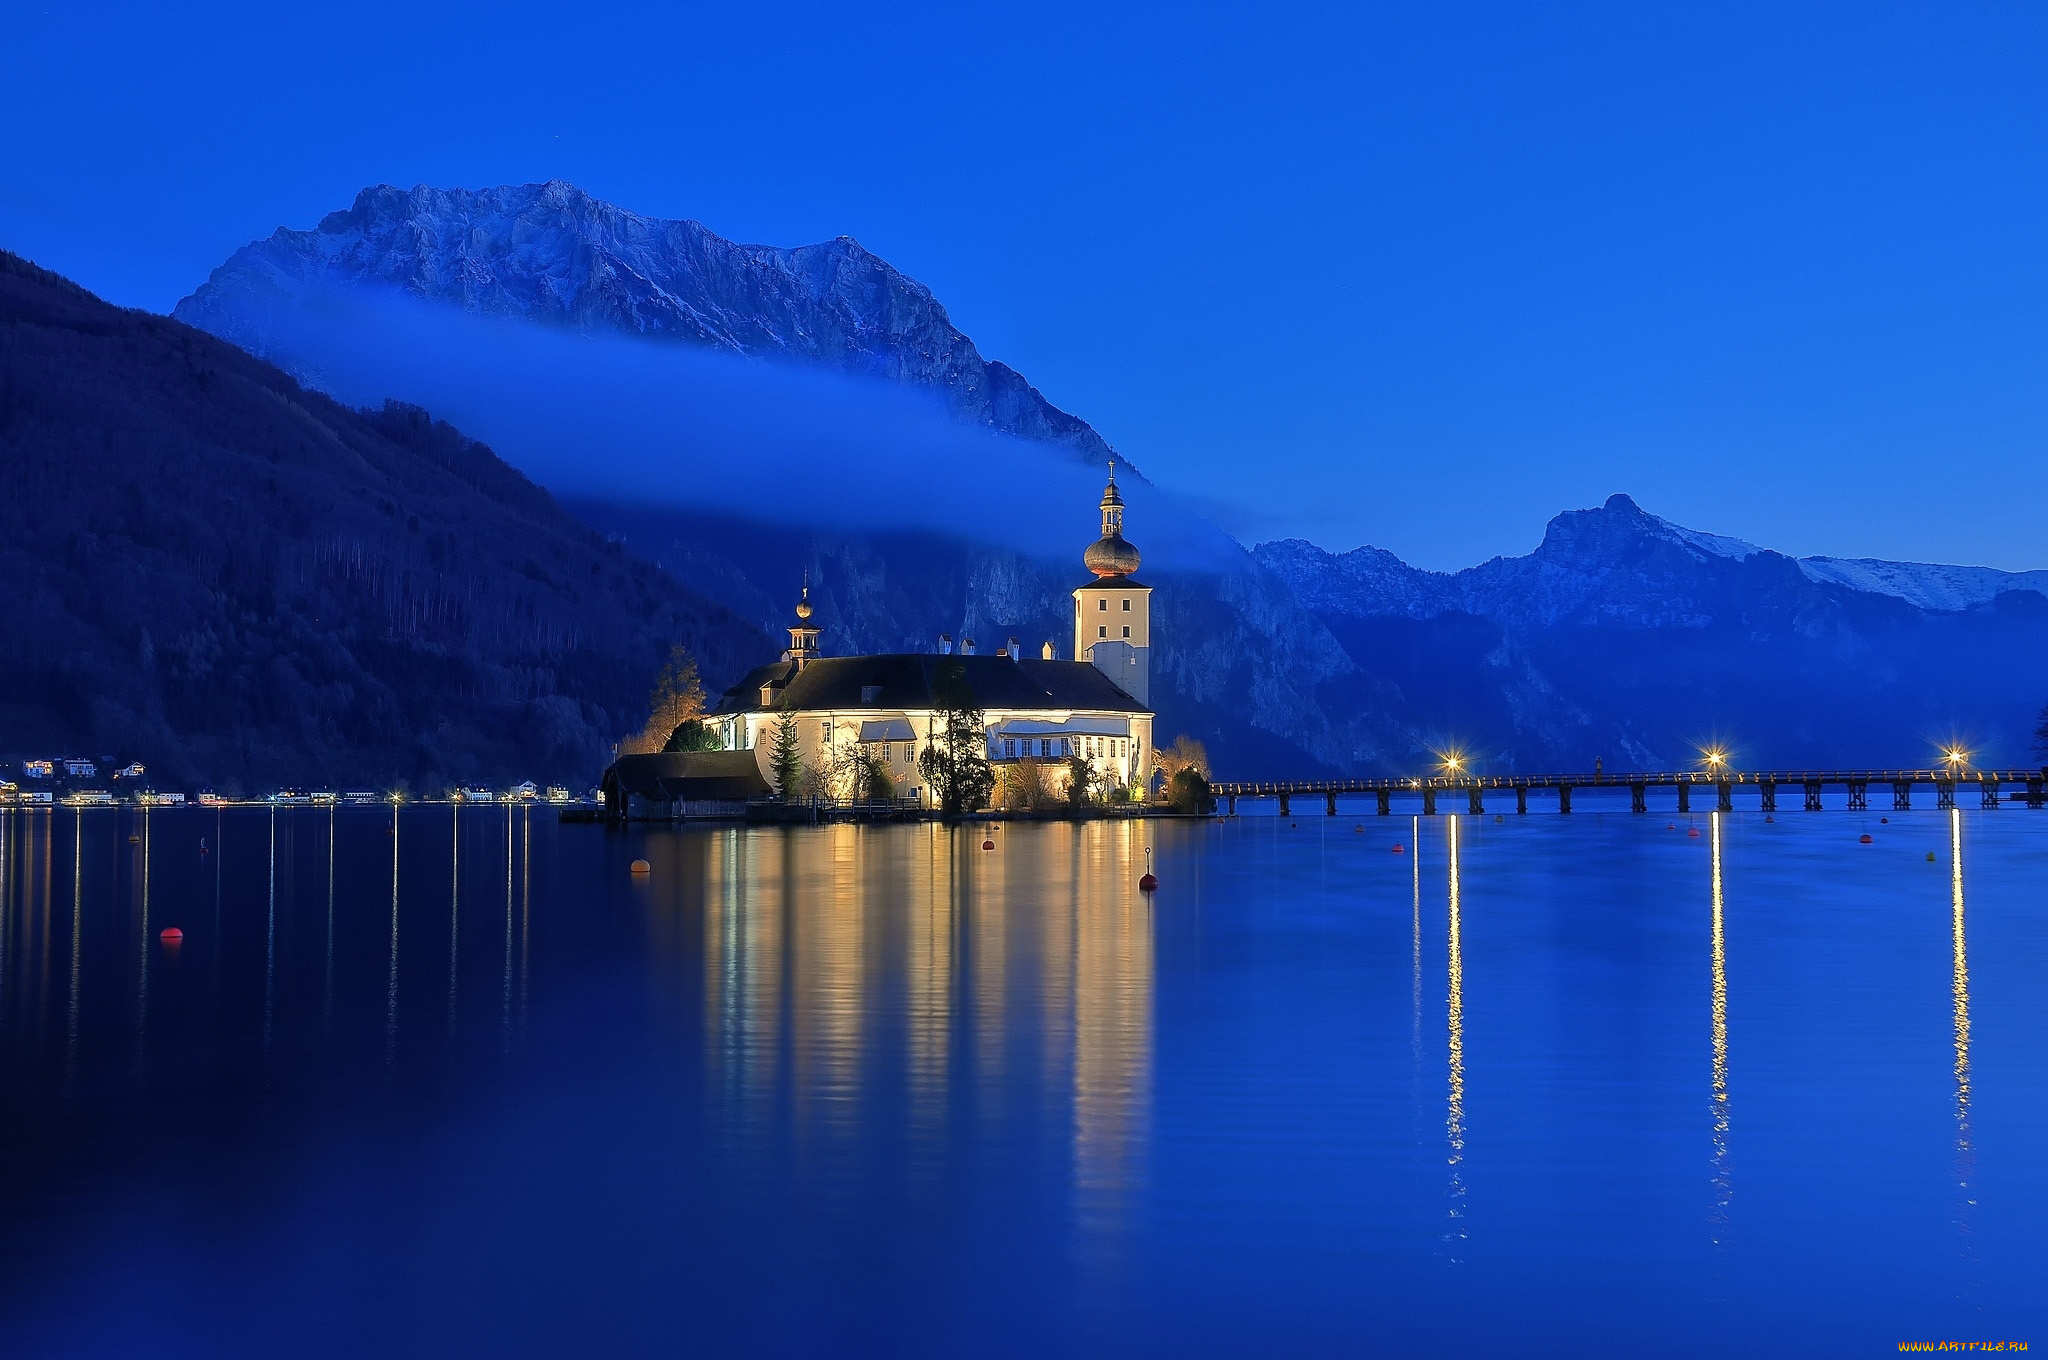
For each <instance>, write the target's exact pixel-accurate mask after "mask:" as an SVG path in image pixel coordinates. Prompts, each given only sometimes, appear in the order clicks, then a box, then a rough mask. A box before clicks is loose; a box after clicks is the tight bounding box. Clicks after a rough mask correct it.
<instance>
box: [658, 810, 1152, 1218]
mask: <svg viewBox="0 0 2048 1360" xmlns="http://www.w3.org/2000/svg"><path fill="white" fill-rule="evenodd" d="M1143 836H1144V828H1143V827H1142V825H1140V824H1128V823H1127V824H1112V823H1102V822H1095V823H1082V824H1069V823H1055V824H1043V825H1032V826H1020V827H1016V828H1011V829H1004V828H997V829H994V830H985V829H982V828H967V829H960V830H953V829H947V828H944V827H940V826H929V827H926V828H923V829H922V830H921V831H920V832H918V833H916V834H909V835H906V834H904V833H903V831H902V829H900V828H891V829H887V830H885V831H882V832H879V833H878V832H877V831H874V830H870V829H867V828H862V827H856V826H838V827H830V828H824V829H820V830H807V831H803V832H760V831H751V832H750V831H740V830H733V831H728V832H717V833H712V834H709V835H692V836H687V837H678V838H676V839H674V840H672V841H665V842H664V841H660V840H655V841H651V842H650V845H649V849H648V854H649V856H650V858H651V859H652V860H653V861H654V872H653V874H651V875H650V876H649V877H650V881H651V883H652V885H653V886H651V887H650V889H649V892H650V896H651V897H652V898H653V900H652V901H651V902H650V904H649V905H650V907H651V908H652V909H651V910H650V911H649V914H648V919H649V921H650V928H651V929H652V930H653V931H654V932H655V933H656V936H657V938H656V940H655V941H654V944H655V950H654V954H655V957H656V958H658V959H664V960H667V961H668V962H669V964H670V965H671V966H675V967H680V968H690V967H697V966H701V968H702V970H703V977H702V995H703V998H704V1000H703V1004H704V1007H705V1015H704V1017H703V1020H704V1023H703V1032H704V1035H705V1039H704V1042H705V1044H706V1045H707V1048H708V1050H709V1051H708V1052H707V1054H706V1064H705V1066H706V1072H707V1080H708V1081H709V1082H710V1083H711V1084H712V1086H713V1093H712V1094H713V1097H714V1099H715V1100H716V1101H717V1102H718V1104H719V1106H720V1112H721V1114H722V1116H723V1117H724V1119H725V1120H726V1121H727V1126H728V1128H729V1129H730V1130H731V1132H732V1133H733V1134H734V1135H735V1137H736V1138H737V1137H743V1136H745V1135H747V1134H750V1133H759V1132H762V1131H765V1129H766V1128H767V1126H769V1125H770V1124H771V1123H772V1122H773V1121H778V1120H784V1119H786V1120H788V1121H789V1127H790V1130H791V1132H792V1135H793V1136H794V1137H796V1138H797V1139H798V1140H800V1141H806V1140H807V1141H812V1142H816V1143H818V1144H820V1145H827V1144H830V1143H831V1142H832V1141H833V1140H835V1139H851V1138H853V1137H855V1136H857V1133H858V1132H859V1127H860V1125H861V1122H862V1121H863V1119H867V1118H871V1117H872V1113H873V1108H874V1107H873V1104H872V1101H873V1097H874V1096H875V1095H876V1094H878V1092H877V1090H876V1087H877V1086H881V1087H883V1088H886V1087H887V1086H888V1085H890V1084H891V1083H897V1082H900V1083H901V1084H902V1086H903V1088H904V1089H903V1091H902V1093H901V1094H902V1101H901V1105H900V1108H901V1109H902V1110H903V1112H904V1119H905V1121H906V1125H907V1134H908V1137H909V1140H910V1145H911V1150H912V1155H913V1156H914V1157H915V1156H918V1155H920V1154H922V1155H924V1156H925V1157H927V1158H928V1159H929V1160H931V1161H932V1162H934V1163H936V1161H937V1160H938V1158H939V1157H940V1156H941V1155H942V1154H943V1152H944V1148H945V1143H946V1140H947V1139H948V1137H949V1129H950V1128H952V1127H953V1121H954V1120H955V1119H956V1118H959V1117H962V1115H963V1114H964V1115H965V1116H966V1117H970V1118H977V1119H979V1120H982V1121H984V1122H986V1123H987V1124H988V1125H991V1126H994V1125H997V1124H1000V1123H1005V1122H1008V1121H1011V1120H1014V1119H1015V1118H1016V1117H1017V1116H1018V1115H1019V1114H1020V1113H1022V1112H1021V1111H1018V1110H1016V1109H1014V1108H1011V1107H1012V1106H1014V1105H1015V1104H1016V1103H1017V1102H1019V1101H1025V1100H1029V1101H1033V1102H1035V1103H1037V1104H1038V1105H1039V1106H1040V1107H1041V1108H1047V1107H1058V1106H1061V1105H1068V1104H1070V1106H1071V1138H1072V1154H1073V1183H1074V1186H1075V1188H1076V1191H1077V1204H1076V1207H1077V1209H1078V1211H1079V1212H1080V1214H1081V1215H1082V1218H1083V1221H1084V1222H1085V1221H1086V1220H1087V1218H1088V1216H1089V1215H1090V1214H1092V1213H1098V1212H1099V1213H1101V1214H1105V1215H1108V1216H1110V1217H1115V1216H1117V1215H1119V1214H1120V1212H1121V1209H1122V1207H1123V1205H1124V1203H1125V1201H1126V1199H1127V1196H1128V1195H1129V1193H1130V1192H1131V1191H1132V1190H1133V1189H1134V1188H1136V1186H1137V1185H1138V1184H1139V1183H1140V1181H1141V1179H1142V1174H1143V1161H1144V1153H1145V1146H1146V1140H1147V1131H1148V1129H1147V1124H1148V1117H1149V1111H1150V1108H1151V1102H1152V1091H1151V1084H1152V1044H1153V1016H1152V1007H1153V918H1152V910H1151V904H1150V903H1149V902H1148V901H1147V900H1146V899H1145V897H1144V896H1143V895H1142V894H1141V893H1139V891H1138V890H1137V886H1136V885H1137V880H1138V878H1139V877H1140V876H1141V875H1142V874H1143V873H1144V872H1145V863H1144V857H1145V850H1144V839H1143ZM985 837H986V838H988V839H992V840H993V841H995V848H994V849H993V850H984V849H983V848H982V842H983V840H984V838H985ZM1048 884H1059V885H1062V890H1061V891H1060V892H1058V893H1048V891H1047V885H1048Z"/></svg>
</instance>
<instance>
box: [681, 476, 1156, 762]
mask: <svg viewBox="0 0 2048 1360" xmlns="http://www.w3.org/2000/svg"><path fill="white" fill-rule="evenodd" d="M1123 526H1124V503H1123V497H1122V496H1120V495H1118V494H1117V489H1116V469H1115V465H1114V464H1112V465H1111V468H1110V478H1109V486H1108V488H1107V489H1106V490H1105V491H1104V492H1103V494H1102V537H1101V538H1099V539H1098V540H1096V541H1095V542H1094V543H1093V544H1090V545H1089V547H1088V550H1087V551H1086V552H1085V553H1084V554H1083V561H1084V562H1085V563H1086V564H1087V567H1088V570H1089V572H1090V573H1091V574H1092V575H1093V577H1094V579H1093V580H1091V581H1089V582H1088V583H1087V584H1085V585H1082V586H1079V587H1077V588H1076V589H1075V591H1074V652H1073V656H1074V659H1073V660H1071V661H1061V660H1058V659H1056V657H1055V655H1054V650H1055V649H1054V646H1053V644H1052V643H1050V642H1047V643H1046V644H1045V645H1044V648H1043V650H1042V651H1041V654H1040V655H1038V656H1035V657H1027V656H1025V655H1023V653H1022V649H1021V648H1020V647H1019V646H1018V644H1017V641H1016V639H1014V638H1013V639H1011V640H1010V643H1009V645H1008V646H1006V647H1004V648H1002V649H1001V650H999V651H996V652H994V653H992V654H977V653H976V652H975V650H974V645H973V643H972V642H970V641H967V640H965V639H963V640H962V642H961V645H960V646H959V647H958V648H955V647H954V646H953V644H952V642H951V639H949V638H942V639H941V640H940V642H939V645H938V647H937V648H936V650H934V651H932V652H927V653H903V654H896V655H883V656H842V657H828V656H821V655H819V653H818V629H817V628H816V627H815V626H813V625H812V623H811V604H810V591H809V589H808V587H807V588H806V589H805V591H804V596H803V598H802V599H800V600H799V601H798V602H797V606H796V622H795V624H793V625H791V627H790V629H789V650H788V651H786V652H784V653H783V654H782V659H781V660H780V661H777V662H773V663H771V664H769V665H766V666H759V667H756V668H755V669H754V670H753V671H751V672H749V673H748V674H747V675H746V677H745V678H743V679H742V680H741V681H740V682H739V683H738V684H736V685H734V686H733V687H732V688H731V689H729V690H727V691H726V692H725V694H724V696H723V697H722V698H721V700H720V702H719V704H718V705H717V707H716V708H714V709H713V710H712V711H711V712H710V713H709V714H707V715H706V717H705V722H706V724H707V725H708V726H710V727H711V728H712V730H713V731H715V732H716V733H717V734H718V736H719V738H720V742H721V745H722V746H723V747H724V749H725V750H727V751H751V752H753V753H754V757H755V764H756V766H757V767H758V769H759V772H760V775H761V777H762V779H763V780H769V781H772V777H773V776H772V773H771V771H770V769H769V760H770V751H771V748H772V746H773V744H774V739H775V728H776V726H777V725H778V724H780V723H785V722H786V723H791V724H793V725H794V727H795V731H796V734H797V738H798V744H799V749H800V750H801V751H802V754H803V759H804V763H805V765H806V766H807V767H808V768H810V769H813V770H823V769H830V768H834V767H835V765H836V763H837V760H838V758H839V757H842V756H844V755H845V754H847V753H848V751H849V749H850V748H856V747H857V748H864V750H865V752H866V753H867V754H869V755H871V756H874V757H877V758H879V759H880V760H881V762H882V763H883V765H884V767H885V768H886V769H887V770H888V771H889V776H890V778H891V780H892V781H893V782H894V784H895V787H896V790H897V792H898V795H899V796H916V797H918V798H920V799H923V800H926V801H929V795H928V791H927V790H926V789H925V788H924V787H923V779H922V777H921V776H920V775H919V773H918V769H917V757H918V754H919V752H921V751H923V750H924V748H925V745H926V743H927V742H929V740H930V739H931V734H932V726H933V721H934V714H935V711H936V705H935V702H934V687H935V684H937V683H938V682H939V681H940V678H941V676H942V674H943V673H946V672H951V673H953V675H954V677H955V678H956V679H957V680H964V681H965V683H966V685H967V687H968V688H969V690H971V692H972V694H973V703H974V706H975V707H977V708H979V709H980V710H981V711H982V717H983V720H984V722H985V723H986V730H987V733H988V758H989V760H990V761H991V762H992V763H994V764H995V765H996V767H997V768H998V770H1001V769H1002V768H1004V767H1005V766H1008V765H1013V764H1014V763H1016V762H1018V761H1022V760H1027V759H1029V760H1040V761H1046V762H1055V761H1065V760H1067V759H1070V758H1072V757H1075V756H1079V757H1081V758H1083V759H1085V760H1087V761H1088V762H1089V763H1090V764H1091V765H1092V766H1094V767H1095V775H1096V782H1097V784H1098V786H1108V785H1111V784H1115V785H1122V786H1131V785H1138V784H1142V783H1143V782H1144V780H1145V778H1146V776H1147V775H1148V773H1149V772H1150V770H1151V768H1152V758H1153V745H1152V710H1151V708H1150V707H1149V706H1148V701H1149V700H1150V697H1151V676H1150V664H1151V655H1152V590H1151V587H1149V586H1146V585H1143V584H1141V583H1140V582H1139V581H1138V580H1137V579H1136V578H1135V576H1134V573H1135V572H1136V571H1137V570H1138V550H1137V549H1136V548H1134V547H1132V546H1131V545H1130V544H1129V543H1128V542H1126V541H1125V539H1124V536H1123Z"/></svg>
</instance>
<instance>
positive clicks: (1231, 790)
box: [1209, 767, 2048, 798]
mask: <svg viewBox="0 0 2048 1360" xmlns="http://www.w3.org/2000/svg"><path fill="white" fill-rule="evenodd" d="M2044 779H2048V767H2043V768H2040V769H2031V770H2012V769H2007V770H1982V769H1959V770H1946V769H1933V770H1924V769H1923V770H1732V769H1731V770H1721V771H1708V770H1654V771H1652V770H1642V771H1631V772H1619V773H1612V774H1610V773H1608V772H1606V771H1600V772H1596V773H1587V774H1535V775H1480V774H1460V775H1416V776H1410V777H1406V778H1399V777H1397V778H1384V779H1282V780H1269V779H1257V780H1218V781H1215V782H1212V783H1211V784H1210V786H1209V787H1210V791H1211V792H1212V793H1214V794H1216V795H1218V796H1222V797H1237V798H1261V797H1264V798H1272V797H1278V796H1280V795H1282V794H1285V795H1288V796H1290V797H1291V796H1295V795H1301V794H1311V795H1312V794H1319V793H1320V794H1344V793H1381V792H1386V793H1401V792H1419V791H1421V790H1425V789H1427V790H1433V791H1445V790H1449V791H1458V790H1466V789H1474V788H1477V789H1558V788H1572V789H1598V788H1613V789H1626V788H1634V787H1636V786H1639V785H1641V786H1662V787H1668V786H1672V785H1680V784H1683V785H1690V786H1692V787H1695V788H1702V787H1704V788H1713V787H1715V786H1717V785H1720V784H1730V785H1756V784H1999V785H2003V784H2022V785H2039V784H2041V783H2042V782H2043V781H2044Z"/></svg>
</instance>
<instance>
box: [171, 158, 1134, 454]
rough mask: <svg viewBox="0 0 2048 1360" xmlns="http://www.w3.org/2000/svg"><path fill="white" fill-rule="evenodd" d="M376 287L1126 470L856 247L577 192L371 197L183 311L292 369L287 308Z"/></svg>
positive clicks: (273, 242)
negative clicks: (939, 403) (923, 412)
mask: <svg viewBox="0 0 2048 1360" xmlns="http://www.w3.org/2000/svg"><path fill="white" fill-rule="evenodd" d="M362 288H386V289H396V290H399V291H402V292H404V293H407V294H409V295H411V296H413V297H415V298H418V299H421V300H423V301H428V302H434V303H445V304H448V305H452V306H456V307H460V308H462V309H464V310H465V311H470V312H476V313H482V314H487V315H496V316H510V317H517V318H520V319H524V320H531V321H536V322H540V323H543V324H548V325H558V326H567V327H571V328H573V329H577V330H582V331H589V332H606V331H610V332H622V333H625V334H628V335H634V336H643V337H647V338H649V339H655V340H665V341H672V342H680V343H685V344H693V345H701V346H705V347H708V348H713V349H721V350H725V351H728V352H730V353H735V354H742V355H747V356H751V357H760V358H778V359H788V360H794V361H799V362H806V363H821V364H824V365H826V366H829V367H832V368H836V369H839V370H841V371H843V372H849V373H855V374H860V375H863V376H868V377H876V378H882V379H885V380H888V381H891V382H900V383H905V384H908V385H910V386H914V387H920V388H924V389H927V390H929V391H932V392H934V393H936V394H937V395H939V396H940V397H941V398H942V399H943V400H944V401H945V402H946V403H947V404H948V405H950V406H951V407H952V408H953V409H954V411H955V412H957V413H958V414H959V415H960V416H961V417H962V418H964V419H967V420H970V421H972V422H974V423H975V424H978V425H981V426H984V427H986V428H990V429H994V430H997V431H1000V432H1002V433H1005V434H1012V435H1017V436H1020V437H1022V438H1026V439H1037V440H1044V441H1048V442H1052V443H1058V444H1064V445H1066V446H1068V447H1070V448H1072V449H1074V450H1075V451H1076V453H1077V454H1078V455H1079V456H1080V457H1081V458H1083V459H1084V460H1085V461H1088V462H1091V463H1099V462H1102V461H1105V460H1108V459H1110V458H1112V457H1114V456H1115V455H1114V454H1113V453H1112V451H1111V450H1110V447H1109V445H1108V444H1107V443H1106V442H1105V441H1104V440H1103V438H1102V436H1101V435H1099V434H1097V433H1096V432H1095V431H1094V430H1093V429H1092V428H1090V427H1089V425H1088V423H1087V422H1086V421H1084V420H1081V419H1080V418H1079V417H1076V416H1073V415H1069V414H1068V413H1067V412H1065V411H1062V410H1060V409H1059V408H1057V407H1055V406H1053V405H1052V404H1051V403H1050V402H1048V401H1047V400H1046V399H1045V398H1044V397H1043V396H1042V395H1040V393H1039V392H1038V391H1037V390H1036V389H1035V388H1033V387H1032V386H1031V385H1030V384H1029V383H1028V382H1026V381H1025V380H1024V378H1023V377H1022V376H1021V375H1019V374H1018V373H1017V372H1016V371H1015V370H1014V369H1011V368H1009V367H1008V366H1006V365H1004V364H1000V363H995V362H991V361H989V360H987V359H985V358H983V356H982V354H981V352H980V351H979V350H978V349H976V348H975V345H974V342H973V341H972V340H970V339H969V338H968V337H967V336H966V335H965V334H963V333H962V332H961V331H960V330H959V328H957V327H956V326H954V324H953V322H952V319H951V318H950V317H948V316H947V314H946V309H945V308H944V307H943V306H941V305H940V303H939V301H938V299H937V298H935V297H933V296H932V292H931V290H930V289H928V288H926V287H925V286H924V285H923V284H921V283H919V282H918V281H917V280H915V279H913V278H910V277H909V276H907V275H905V274H903V273H902V272H900V271H899V270H897V269H896V268H895V267H893V266H892V265H890V264H889V262H888V261H886V260H884V259H882V258H881V257H880V256H878V255H876V254H874V253H873V252H871V251H869V250H868V249H867V248H866V247H864V246H862V245H861V244H860V242H858V241H856V240H855V239H854V238H853V237H851V236H845V235H841V236H837V237H834V238H833V239H831V240H829V241H825V242H821V243H819V244H816V245H808V246H796V247H780V246H762V245H744V244H740V243H737V242H734V241H729V240H727V239H725V238H724V237H722V236H719V235H718V234H717V233H715V232H713V231H711V230H710V229H708V228H706V227H705V226H703V225H702V224H700V223H697V222H694V221H690V220H687V219H668V218H655V217H645V216H642V215H640V214H638V213H634V212H630V211H627V210H626V209H624V208H620V207H618V206H617V205H615V204H612V203H607V202H605V201H604V200H603V199H599V198H594V197H592V196H591V195H589V194H588V193H585V192H584V191H583V190H582V189H579V188H578V187H576V186H575V185H573V184H570V183H568V182H567V181H564V180H549V181H547V182H546V183H543V184H522V185H499V186H496V187H494V188H487V189H442V188H436V187H434V186H431V185H425V184H422V185H416V186H414V187H413V188H411V189H401V188H398V187H396V186H393V185H388V184H384V185H374V186H371V187H369V188H366V189H364V190H363V191H362V192H360V193H359V194H357V195H356V198H355V201H354V203H353V204H351V205H350V206H349V207H348V208H346V209H343V210H341V211H339V212H333V213H329V214H328V215H327V216H325V217H323V218H321V219H320V222H319V224H318V225H317V226H316V227H314V228H313V229H312V230H310V231H302V230H295V229H292V228H280V229H279V230H278V231H276V232H274V233H273V234H272V235H271V236H269V237H268V238H266V239H264V240H261V241H255V242H252V243H251V244H249V245H247V246H244V247H243V248H242V249H241V250H238V251H236V252H235V254H234V255H233V256H232V257H230V258H229V259H228V261H227V262H226V263H225V264H223V265H221V266H220V268H218V269H216V270H214V271H213V273H212V275H211V276H210V277H209V278H208V279H207V281H206V282H205V283H204V284H203V285H201V286H200V288H199V289H198V290H197V291H195V292H194V293H193V294H192V295H191V296H190V297H188V298H186V299H185V300H184V301H182V302H180V303H179V304H178V306H177V308H176V309H175V312H174V314H175V315H176V316H177V318H178V319H179V320H181V321H185V322H188V323H190V324H192V325H195V326H199V327H201V328H203V329H205V330H209V331H212V332H213V333H214V334H216V335H219V336H221V337H223V338H225V339H229V340H232V341H234V342H235V343H237V344H240V345H242V346H243V347H244V348H246V349H249V350H252V351H254V352H255V353H258V354H261V355H265V356H268V357H274V358H278V359H280V360H281V361H284V362H286V363H287V364H288V365H289V364H291V362H292V359H293V356H292V355H290V354H289V353H282V352H280V351H279V346H280V345H281V344H282V343H283V342H282V341H281V340H280V338H279V337H280V334H281V332H282V330H283V327H282V326H281V325H280V324H279V318H280V316H281V315H282V313H283V310H284V309H286V308H290V307H294V306H297V305H299V304H301V303H303V302H305V301H306V300H308V299H310V298H313V297H317V296H318V295H319V294H322V293H332V292H347V291H350V290H354V289H362ZM1126 466H1128V464H1127V465H1126Z"/></svg>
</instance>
